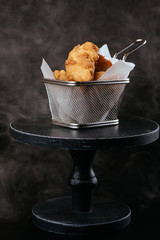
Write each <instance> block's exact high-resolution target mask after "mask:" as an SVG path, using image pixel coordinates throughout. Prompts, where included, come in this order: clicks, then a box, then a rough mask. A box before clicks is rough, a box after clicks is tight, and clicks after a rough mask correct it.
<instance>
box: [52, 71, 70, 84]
mask: <svg viewBox="0 0 160 240" xmlns="http://www.w3.org/2000/svg"><path fill="white" fill-rule="evenodd" d="M54 77H55V79H57V80H64V81H72V78H71V76H70V75H69V74H68V73H66V71H64V70H60V71H59V70H55V71H54Z"/></svg>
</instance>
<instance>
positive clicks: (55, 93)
mask: <svg viewBox="0 0 160 240" xmlns="http://www.w3.org/2000/svg"><path fill="white" fill-rule="evenodd" d="M42 81H43V82H44V84H45V87H46V91H47V95H48V101H49V107H50V111H51V116H52V123H53V124H56V125H59V126H64V127H69V128H83V127H97V126H106V125H116V124H118V123H119V120H118V111H119V106H120V103H121V101H122V97H123V93H124V89H125V86H126V83H129V79H128V78H127V79H120V80H107V81H106V80H102V81H90V82H72V81H60V80H51V79H46V78H43V79H42Z"/></svg>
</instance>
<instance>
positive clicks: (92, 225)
mask: <svg viewBox="0 0 160 240" xmlns="http://www.w3.org/2000/svg"><path fill="white" fill-rule="evenodd" d="M32 214H33V223H34V224H35V225H36V226H37V227H38V228H41V229H43V230H46V231H49V232H53V233H58V234H67V235H86V234H98V233H101V232H102V231H103V232H104V231H105V232H108V231H110V230H111V231H114V230H118V229H122V228H124V227H126V226H127V225H128V224H129V223H130V220H131V210H130V208H129V207H128V206H127V205H125V204H123V203H120V202H116V201H109V202H95V203H94V205H93V210H92V211H91V212H85V213H77V212H73V211H72V199H71V198H70V197H66V198H56V199H52V200H48V201H45V202H42V203H39V204H37V205H36V206H35V207H34V208H33V210H32Z"/></svg>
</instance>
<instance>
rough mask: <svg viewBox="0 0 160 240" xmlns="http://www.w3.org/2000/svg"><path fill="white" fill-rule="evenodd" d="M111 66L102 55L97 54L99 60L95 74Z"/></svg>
mask: <svg viewBox="0 0 160 240" xmlns="http://www.w3.org/2000/svg"><path fill="white" fill-rule="evenodd" d="M111 66H112V63H111V62H110V61H109V60H107V59H105V58H104V57H103V56H102V55H100V54H99V58H98V60H97V62H96V69H95V71H96V72H101V71H106V70H107V69H108V68H110V67H111Z"/></svg>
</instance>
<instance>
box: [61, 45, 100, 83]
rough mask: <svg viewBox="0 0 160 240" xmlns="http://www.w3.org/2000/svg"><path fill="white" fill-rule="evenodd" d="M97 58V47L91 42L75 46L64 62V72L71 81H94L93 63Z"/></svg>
mask: <svg viewBox="0 0 160 240" xmlns="http://www.w3.org/2000/svg"><path fill="white" fill-rule="evenodd" d="M98 58H99V56H98V47H97V46H96V45H94V44H93V43H92V42H86V43H84V44H82V45H77V46H75V47H74V48H73V50H72V51H71V52H70V53H69V55H68V59H67V60H66V62H65V66H66V72H67V73H68V74H69V75H70V76H71V77H72V79H73V81H91V80H93V79H94V72H95V62H96V61H97V60H98Z"/></svg>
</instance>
